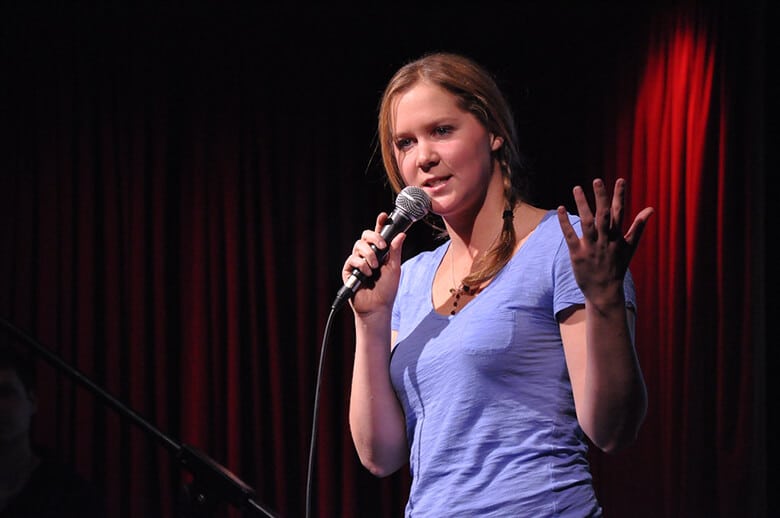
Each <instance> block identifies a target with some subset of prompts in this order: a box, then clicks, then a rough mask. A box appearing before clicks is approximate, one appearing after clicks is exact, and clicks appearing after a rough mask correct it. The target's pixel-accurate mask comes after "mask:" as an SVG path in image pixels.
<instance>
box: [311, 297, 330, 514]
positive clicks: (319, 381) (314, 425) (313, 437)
mask: <svg viewBox="0 0 780 518" xmlns="http://www.w3.org/2000/svg"><path fill="white" fill-rule="evenodd" d="M336 312H337V308H336V307H335V305H334V307H331V310H330V313H329V314H328V320H327V322H326V323H325V334H324V335H323V337H322V347H321V349H320V364H319V367H318V368H317V380H316V383H317V385H316V388H315V390H314V409H313V411H312V419H311V439H310V443H309V467H308V470H307V472H306V518H309V516H310V512H311V485H312V468H313V466H314V449H315V448H314V445H315V444H316V438H317V414H318V410H319V401H320V385H321V384H322V367H323V365H324V364H325V350H326V348H327V344H328V337H329V335H330V328H331V327H332V325H333V316H334V315H335V314H336Z"/></svg>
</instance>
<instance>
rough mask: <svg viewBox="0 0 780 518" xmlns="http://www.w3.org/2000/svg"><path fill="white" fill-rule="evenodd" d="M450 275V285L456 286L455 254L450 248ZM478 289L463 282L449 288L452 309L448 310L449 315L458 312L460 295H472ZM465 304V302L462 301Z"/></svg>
mask: <svg viewBox="0 0 780 518" xmlns="http://www.w3.org/2000/svg"><path fill="white" fill-rule="evenodd" d="M450 276H451V277H452V285H453V286H456V282H455V254H454V253H452V250H450ZM478 291H479V289H474V288H472V287H471V286H468V285H466V284H463V282H460V283H459V284H457V287H455V288H450V295H452V297H451V298H452V309H451V310H450V315H454V314H455V313H457V312H458V306H459V304H460V298H461V297H473V296H475V295H476V294H477V292H478ZM464 304H465V302H464Z"/></svg>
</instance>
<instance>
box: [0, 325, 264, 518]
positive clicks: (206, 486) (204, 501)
mask: <svg viewBox="0 0 780 518" xmlns="http://www.w3.org/2000/svg"><path fill="white" fill-rule="evenodd" d="M0 324H2V326H3V327H5V328H6V329H8V330H9V331H10V332H12V333H13V334H14V335H15V336H16V337H17V338H18V339H20V340H22V341H23V342H25V343H26V344H27V345H28V346H30V347H31V348H32V349H33V350H34V351H35V352H36V353H37V354H39V355H41V356H42V357H43V358H44V359H45V360H46V361H47V362H49V363H50V364H51V365H53V366H54V367H56V368H57V369H58V370H60V371H62V372H64V373H66V374H67V375H68V376H70V377H71V378H73V379H75V380H76V381H77V382H78V383H80V384H81V385H83V386H85V387H86V388H87V389H89V391H90V392H92V393H93V394H95V395H96V396H97V397H98V398H99V399H101V400H102V401H103V402H104V403H106V404H107V405H108V406H110V407H111V408H113V409H114V410H116V411H117V412H119V414H121V415H122V416H123V417H125V418H127V419H129V420H130V421H132V422H133V423H134V424H136V425H138V426H139V427H140V428H142V429H143V430H145V431H146V433H148V434H149V435H151V436H152V437H154V438H155V439H157V441H159V442H160V443H161V444H162V445H163V446H164V447H166V448H167V449H168V450H170V451H171V452H172V453H173V455H174V456H175V458H176V459H177V460H178V461H179V464H181V466H182V467H183V468H184V469H186V470H187V471H189V472H190V473H191V474H192V475H193V481H192V483H191V484H189V485H186V484H185V487H184V491H183V494H184V497H185V505H186V514H185V516H186V517H188V518H207V517H208V516H211V515H212V513H214V512H215V511H216V509H217V508H218V506H219V505H221V504H222V503H224V502H227V503H229V504H231V505H233V506H235V507H236V508H238V509H241V510H247V511H251V512H252V513H253V514H251V516H267V517H268V518H278V516H279V515H278V514H276V513H274V512H272V511H271V510H270V509H268V508H267V507H265V506H263V505H261V504H260V503H258V502H257V501H256V499H255V491H254V490H253V489H252V488H251V487H249V486H248V485H246V484H245V483H244V482H242V481H241V480H240V479H239V478H238V477H236V476H235V475H234V474H233V473H231V472H230V471H229V470H228V469H227V468H225V467H224V466H222V465H221V464H219V463H218V462H216V461H215V460H213V459H211V458H210V457H209V456H208V455H206V454H205V453H203V452H201V451H199V450H198V449H197V448H195V447H193V446H190V445H187V444H180V443H177V442H175V441H174V440H173V439H171V438H169V437H168V436H166V435H165V434H163V433H162V432H161V431H160V430H158V429H157V428H155V427H154V426H152V425H151V424H150V423H149V422H147V421H146V420H145V419H143V418H142V417H141V416H140V415H138V414H137V413H136V412H134V411H133V410H131V409H130V408H128V407H127V406H126V405H124V404H123V403H122V402H120V401H119V400H117V399H116V398H114V397H113V396H112V395H111V394H109V393H108V392H106V391H105V390H103V389H102V388H100V387H99V386H98V385H96V384H95V383H93V382H92V381H91V380H90V379H89V378H87V377H86V376H85V375H84V374H82V373H81V372H79V371H78V370H77V369H75V368H73V367H72V366H70V365H68V364H67V363H66V362H65V361H64V360H62V358H60V357H59V356H57V355H56V354H55V353H53V352H52V351H50V350H49V349H48V348H46V347H44V346H43V345H41V344H39V343H38V342H36V341H35V340H34V339H33V338H32V337H30V336H29V335H28V334H26V333H25V332H23V331H22V330H20V329H19V328H17V327H16V326H14V325H13V324H11V323H10V322H8V321H7V320H6V319H4V318H2V317H0Z"/></svg>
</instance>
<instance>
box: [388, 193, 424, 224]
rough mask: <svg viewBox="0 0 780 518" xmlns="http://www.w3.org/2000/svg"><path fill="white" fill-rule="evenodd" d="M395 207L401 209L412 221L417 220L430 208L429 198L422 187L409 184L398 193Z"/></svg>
mask: <svg viewBox="0 0 780 518" xmlns="http://www.w3.org/2000/svg"><path fill="white" fill-rule="evenodd" d="M395 207H396V208H397V209H398V210H401V211H403V212H404V214H406V215H407V216H408V217H409V218H410V219H411V220H412V221H417V220H419V219H422V218H423V217H424V216H425V215H426V214H428V212H429V211H430V210H431V199H430V198H429V197H428V195H427V194H425V191H424V190H422V188H420V187H415V186H414V185H409V186H407V187H404V188H403V190H402V191H401V192H399V193H398V196H397V197H396V198H395Z"/></svg>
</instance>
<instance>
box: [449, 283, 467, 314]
mask: <svg viewBox="0 0 780 518" xmlns="http://www.w3.org/2000/svg"><path fill="white" fill-rule="evenodd" d="M450 294H452V295H454V296H455V298H454V299H452V311H450V315H454V314H455V313H456V312H457V311H458V302H460V296H461V295H464V294H465V295H472V292H471V288H469V287H468V286H466V285H465V284H463V285H461V286H460V288H450Z"/></svg>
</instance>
